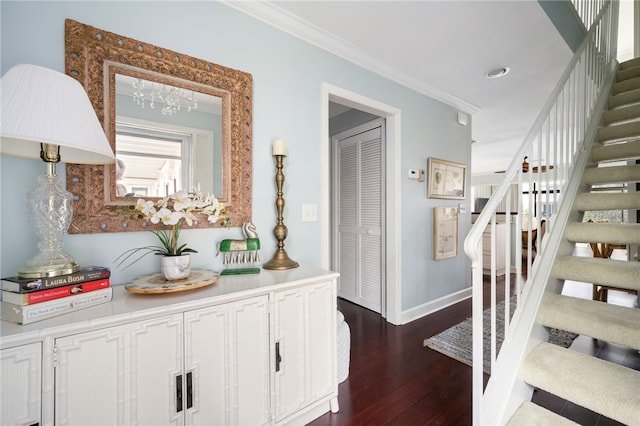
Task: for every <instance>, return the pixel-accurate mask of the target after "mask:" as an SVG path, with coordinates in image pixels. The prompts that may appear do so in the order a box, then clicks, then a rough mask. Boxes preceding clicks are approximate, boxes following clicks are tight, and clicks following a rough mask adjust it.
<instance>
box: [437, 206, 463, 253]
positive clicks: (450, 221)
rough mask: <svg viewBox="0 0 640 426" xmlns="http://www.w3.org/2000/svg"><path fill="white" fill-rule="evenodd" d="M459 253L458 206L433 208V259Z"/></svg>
mask: <svg viewBox="0 0 640 426" xmlns="http://www.w3.org/2000/svg"><path fill="white" fill-rule="evenodd" d="M457 255H458V208H457V207H434V208H433V259H434V260H442V259H449V258H451V257H456V256H457Z"/></svg>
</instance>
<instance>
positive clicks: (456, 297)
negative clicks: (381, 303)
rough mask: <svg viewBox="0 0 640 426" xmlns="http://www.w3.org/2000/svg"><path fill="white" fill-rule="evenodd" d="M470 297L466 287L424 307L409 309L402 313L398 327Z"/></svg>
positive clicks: (468, 289)
mask: <svg viewBox="0 0 640 426" xmlns="http://www.w3.org/2000/svg"><path fill="white" fill-rule="evenodd" d="M470 297H471V287H468V288H466V289H464V290H460V291H458V292H455V293H451V294H448V295H446V296H444V297H441V298H440V299H436V300H433V301H431V302H428V303H425V304H424V305H420V306H416V307H415V308H411V309H409V310H408V311H402V314H401V318H400V320H401V322H400V325H402V324H407V323H409V322H411V321H415V320H417V319H418V318H422V317H424V316H426V315H429V314H432V313H434V312H437V311H439V310H440V309H444V308H446V307H449V306H451V305H453V304H455V303H458V302H462V301H463V300H466V299H469V298H470Z"/></svg>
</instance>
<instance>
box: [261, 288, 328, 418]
mask: <svg viewBox="0 0 640 426" xmlns="http://www.w3.org/2000/svg"><path fill="white" fill-rule="evenodd" d="M273 318H274V330H275V331H274V332H275V336H274V339H275V345H276V348H277V353H276V358H278V355H279V358H280V359H281V361H280V362H279V365H278V364H276V365H277V368H276V371H275V410H276V421H278V422H279V421H281V420H283V419H285V418H286V417H287V416H289V415H292V414H299V411H300V410H303V409H304V408H305V407H308V406H310V405H312V404H313V403H314V402H316V401H319V400H320V399H322V398H323V397H326V396H327V395H329V394H330V393H331V392H333V391H334V390H335V389H336V386H337V385H336V364H335V358H336V346H335V333H336V331H335V327H336V323H335V318H336V294H335V288H334V286H333V284H332V283H331V282H325V283H319V284H314V285H310V286H307V287H302V288H296V289H291V290H287V291H282V292H277V293H275V295H274V315H273Z"/></svg>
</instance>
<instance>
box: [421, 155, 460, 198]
mask: <svg viewBox="0 0 640 426" xmlns="http://www.w3.org/2000/svg"><path fill="white" fill-rule="evenodd" d="M428 168H429V180H428V181H427V197H429V198H446V199H452V200H463V199H464V198H465V188H466V181H467V166H465V165H464V164H460V163H453V162H451V161H445V160H439V159H437V158H433V157H430V158H429V167H428Z"/></svg>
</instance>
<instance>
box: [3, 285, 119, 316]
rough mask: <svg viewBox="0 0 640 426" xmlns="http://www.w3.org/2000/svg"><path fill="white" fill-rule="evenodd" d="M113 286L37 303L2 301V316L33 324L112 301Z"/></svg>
mask: <svg viewBox="0 0 640 426" xmlns="http://www.w3.org/2000/svg"><path fill="white" fill-rule="evenodd" d="M112 297H113V288H111V287H108V288H103V289H102V290H96V291H90V292H89V293H80V294H78V295H76V296H68V297H63V298H61V299H55V300H50V301H48V302H42V303H36V304H35V305H28V306H20V305H14V304H13V303H7V302H2V303H0V318H1V319H3V320H5V321H10V322H15V323H17V324H22V325H25V324H31V323H33V322H36V321H42V320H45V319H49V318H53V317H57V316H59V315H63V314H67V313H70V312H74V311H77V310H80V309H84V308H89V307H91V306H96V305H99V304H101V303H106V302H109V301H111V298H112Z"/></svg>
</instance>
